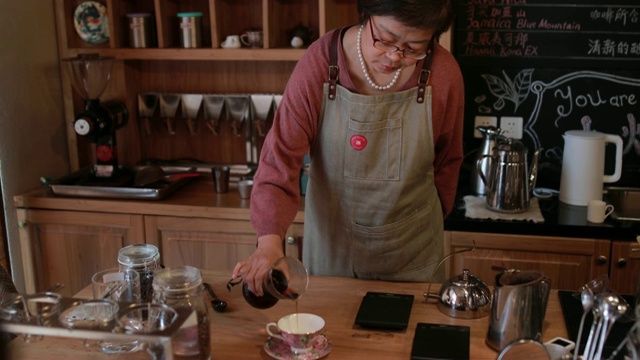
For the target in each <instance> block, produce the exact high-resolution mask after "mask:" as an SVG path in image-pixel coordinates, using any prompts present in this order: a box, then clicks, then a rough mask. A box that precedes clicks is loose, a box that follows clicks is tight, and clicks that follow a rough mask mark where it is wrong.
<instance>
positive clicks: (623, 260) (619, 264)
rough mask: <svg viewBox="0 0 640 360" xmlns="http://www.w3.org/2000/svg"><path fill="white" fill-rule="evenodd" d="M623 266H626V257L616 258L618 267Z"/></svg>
mask: <svg viewBox="0 0 640 360" xmlns="http://www.w3.org/2000/svg"><path fill="white" fill-rule="evenodd" d="M625 266H627V259H625V258H620V259H618V267H619V268H623V267H625Z"/></svg>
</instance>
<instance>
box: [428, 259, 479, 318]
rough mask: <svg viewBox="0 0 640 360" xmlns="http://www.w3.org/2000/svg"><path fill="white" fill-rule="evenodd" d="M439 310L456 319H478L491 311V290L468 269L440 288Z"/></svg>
mask: <svg viewBox="0 0 640 360" xmlns="http://www.w3.org/2000/svg"><path fill="white" fill-rule="evenodd" d="M439 297H440V299H439V301H438V310H440V312H442V313H444V314H446V315H449V316H451V317H454V318H463V319H477V318H481V317H483V316H485V315H488V314H489V312H490V311H491V290H489V287H488V286H487V285H486V284H485V283H484V282H483V281H481V280H480V279H478V278H477V277H475V276H473V275H471V274H470V273H469V270H468V269H464V270H463V271H462V274H459V275H456V276H454V277H452V278H451V279H449V280H447V281H446V282H445V283H443V284H442V287H440V293H439Z"/></svg>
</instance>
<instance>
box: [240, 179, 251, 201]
mask: <svg viewBox="0 0 640 360" xmlns="http://www.w3.org/2000/svg"><path fill="white" fill-rule="evenodd" d="M251 189H253V180H240V181H238V192H239V193H240V197H241V198H243V199H248V198H250V197H251Z"/></svg>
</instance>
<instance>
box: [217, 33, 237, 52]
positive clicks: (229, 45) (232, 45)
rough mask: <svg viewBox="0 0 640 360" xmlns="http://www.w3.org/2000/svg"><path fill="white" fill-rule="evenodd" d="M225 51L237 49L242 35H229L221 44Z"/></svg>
mask: <svg viewBox="0 0 640 360" xmlns="http://www.w3.org/2000/svg"><path fill="white" fill-rule="evenodd" d="M220 46H222V47H223V48H224V49H237V48H239V47H240V46H242V45H241V44H240V35H229V36H227V38H226V39H225V40H224V41H223V42H222V44H220Z"/></svg>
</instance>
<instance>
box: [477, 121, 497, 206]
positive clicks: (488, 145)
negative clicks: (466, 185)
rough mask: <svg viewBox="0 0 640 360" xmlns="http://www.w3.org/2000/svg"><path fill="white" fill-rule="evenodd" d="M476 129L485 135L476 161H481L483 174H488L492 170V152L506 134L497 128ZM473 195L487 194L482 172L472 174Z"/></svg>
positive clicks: (480, 127) (483, 127)
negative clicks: (481, 175) (497, 142)
mask: <svg viewBox="0 0 640 360" xmlns="http://www.w3.org/2000/svg"><path fill="white" fill-rule="evenodd" d="M476 129H477V130H478V131H479V132H480V133H482V134H483V135H484V138H483V140H482V144H481V145H480V148H479V149H478V154H477V156H476V161H480V163H481V164H480V169H481V170H480V171H481V173H483V174H488V173H489V169H490V168H491V156H487V155H491V151H492V150H493V147H494V146H495V145H496V140H498V139H501V138H502V137H501V135H502V133H503V132H504V131H503V130H502V129H498V128H497V127H495V126H477V127H476ZM471 193H472V194H475V195H485V194H486V193H487V191H486V186H485V185H484V182H482V179H480V172H478V171H473V172H472V173H471Z"/></svg>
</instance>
